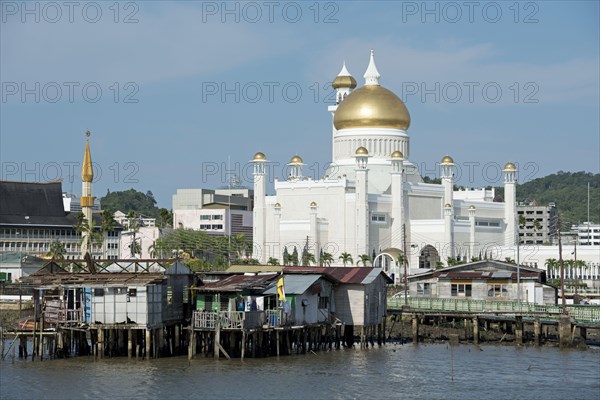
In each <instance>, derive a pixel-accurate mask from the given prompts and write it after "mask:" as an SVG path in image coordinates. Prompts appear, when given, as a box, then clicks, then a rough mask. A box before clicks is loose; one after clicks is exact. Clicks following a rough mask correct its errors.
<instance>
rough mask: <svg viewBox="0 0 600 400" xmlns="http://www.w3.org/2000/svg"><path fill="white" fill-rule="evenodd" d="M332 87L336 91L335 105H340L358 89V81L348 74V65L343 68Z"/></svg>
mask: <svg viewBox="0 0 600 400" xmlns="http://www.w3.org/2000/svg"><path fill="white" fill-rule="evenodd" d="M331 86H332V87H333V88H334V89H335V104H336V105H337V104H340V103H341V102H342V101H344V99H345V98H346V96H348V95H349V94H350V92H352V89H354V88H355V87H356V79H354V77H353V76H352V75H351V74H350V72H348V69H347V68H346V63H345V62H344V65H343V66H342V70H341V71H340V73H339V74H338V75H337V76H336V77H335V79H334V80H333V82H332V83H331Z"/></svg>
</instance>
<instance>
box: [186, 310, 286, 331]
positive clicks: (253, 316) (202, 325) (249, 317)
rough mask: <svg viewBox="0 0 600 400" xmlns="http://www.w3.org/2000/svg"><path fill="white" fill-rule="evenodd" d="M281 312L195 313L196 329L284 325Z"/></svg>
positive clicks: (194, 323)
mask: <svg viewBox="0 0 600 400" xmlns="http://www.w3.org/2000/svg"><path fill="white" fill-rule="evenodd" d="M282 322H283V320H282V313H281V310H266V311H194V315H193V326H194V329H216V328H217V326H219V327H220V329H255V328H259V327H275V326H281V325H282Z"/></svg>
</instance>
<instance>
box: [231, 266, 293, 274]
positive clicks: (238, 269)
mask: <svg viewBox="0 0 600 400" xmlns="http://www.w3.org/2000/svg"><path fill="white" fill-rule="evenodd" d="M283 268H284V267H282V266H281V265H232V266H231V267H229V268H227V272H235V273H259V272H281V271H283Z"/></svg>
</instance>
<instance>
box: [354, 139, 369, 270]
mask: <svg viewBox="0 0 600 400" xmlns="http://www.w3.org/2000/svg"><path fill="white" fill-rule="evenodd" d="M355 158H356V258H358V256H360V255H362V254H369V194H368V193H367V188H368V171H369V170H368V169H367V164H368V161H369V152H368V151H367V149H365V148H364V147H359V148H358V149H357V150H356V153H355Z"/></svg>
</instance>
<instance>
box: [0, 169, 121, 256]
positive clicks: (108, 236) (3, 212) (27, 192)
mask: <svg viewBox="0 0 600 400" xmlns="http://www.w3.org/2000/svg"><path fill="white" fill-rule="evenodd" d="M77 214H78V212H66V211H65V209H64V203H63V195H62V183H61V182H44V183H40V182H13V181H0V252H13V253H15V252H16V253H21V254H30V255H35V256H45V255H46V254H47V253H48V251H49V250H50V244H51V243H52V242H54V241H59V242H61V243H62V244H63V246H64V250H65V254H64V256H65V258H67V259H79V258H80V257H81V235H80V234H78V233H77V232H76V231H75V228H74V226H75V224H76V223H77V218H76V217H77ZM92 219H93V221H94V224H95V225H96V226H99V225H100V221H101V217H100V214H99V213H94V214H93V215H92ZM120 230H121V227H120V226H118V225H117V226H115V229H114V230H113V231H111V232H104V234H103V235H104V242H103V243H102V244H98V245H94V246H93V249H92V252H91V255H92V257H94V258H117V255H118V243H119V239H120Z"/></svg>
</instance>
